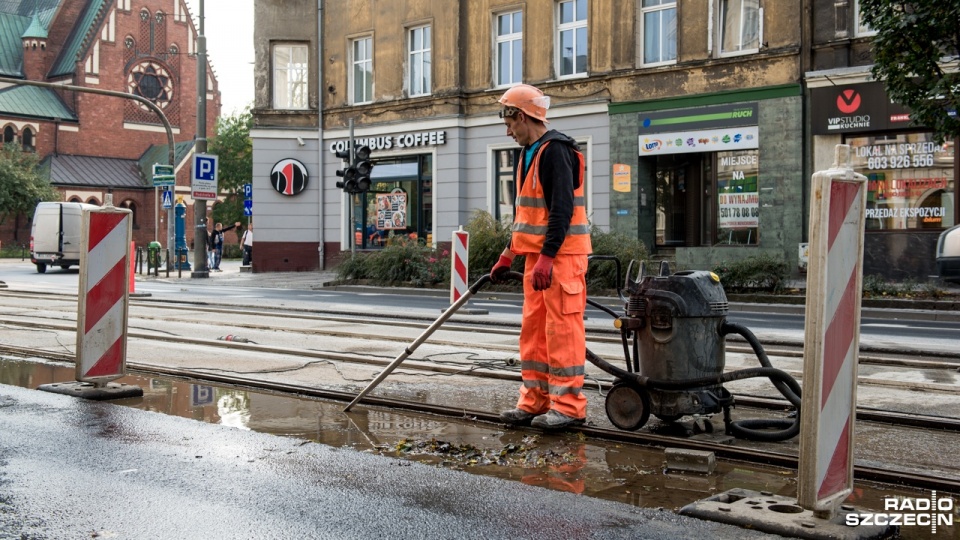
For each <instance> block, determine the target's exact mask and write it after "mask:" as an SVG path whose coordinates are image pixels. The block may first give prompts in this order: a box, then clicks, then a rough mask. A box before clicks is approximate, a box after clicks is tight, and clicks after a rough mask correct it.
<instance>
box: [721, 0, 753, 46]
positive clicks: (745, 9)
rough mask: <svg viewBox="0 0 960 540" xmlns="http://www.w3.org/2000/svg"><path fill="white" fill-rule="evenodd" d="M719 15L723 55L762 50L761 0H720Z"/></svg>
mask: <svg viewBox="0 0 960 540" xmlns="http://www.w3.org/2000/svg"><path fill="white" fill-rule="evenodd" d="M717 17H718V20H717V32H718V34H719V35H718V36H717V37H718V42H719V43H720V55H721V56H726V55H735V54H746V53H752V52H756V51H758V50H760V43H761V41H763V36H762V35H761V34H762V29H763V25H762V19H763V9H761V8H760V0H718V10H717Z"/></svg>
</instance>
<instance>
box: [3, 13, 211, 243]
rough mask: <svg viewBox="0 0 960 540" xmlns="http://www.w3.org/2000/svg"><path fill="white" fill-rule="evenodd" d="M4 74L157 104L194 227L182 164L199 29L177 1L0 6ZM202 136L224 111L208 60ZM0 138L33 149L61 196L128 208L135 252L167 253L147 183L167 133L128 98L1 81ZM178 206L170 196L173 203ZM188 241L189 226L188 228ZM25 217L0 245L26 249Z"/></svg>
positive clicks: (191, 127)
mask: <svg viewBox="0 0 960 540" xmlns="http://www.w3.org/2000/svg"><path fill="white" fill-rule="evenodd" d="M0 77H4V78H8V79H19V80H28V81H40V82H45V83H52V84H56V85H68V86H74V87H83V88H91V89H100V90H108V91H113V92H123V93H127V94H135V95H137V96H141V97H143V98H146V99H148V100H149V101H151V102H152V103H153V104H155V105H157V106H158V107H159V108H160V109H161V110H162V111H163V114H164V116H165V117H166V119H167V122H168V123H169V124H170V126H171V128H172V133H173V138H174V163H173V165H174V167H175V171H176V178H177V180H176V182H177V186H176V195H177V196H183V200H184V202H185V203H186V205H187V216H186V223H188V224H190V223H195V221H194V220H193V215H192V213H193V200H192V199H191V198H190V158H191V156H192V155H193V153H194V147H195V144H194V139H195V136H196V132H197V108H198V107H197V103H198V100H197V29H196V27H195V26H194V22H193V21H192V18H191V16H190V13H189V11H188V9H187V6H186V4H185V3H184V2H183V1H182V0H0ZM206 88H207V95H206V135H207V137H208V138H209V137H212V136H213V135H214V134H215V126H216V120H217V118H218V117H219V115H220V92H219V89H218V87H217V79H216V76H215V75H214V73H213V70H212V68H211V67H210V62H209V59H208V65H207V82H206ZM0 132H2V134H3V142H4V143H14V144H18V145H21V146H22V147H23V148H24V149H25V150H28V151H33V152H36V153H37V154H38V155H39V156H40V157H41V160H42V171H43V174H44V175H46V176H47V177H48V178H49V180H50V183H51V184H52V185H53V186H54V187H55V188H56V189H57V190H58V191H59V192H60V194H61V200H64V201H79V202H89V203H93V204H103V203H104V202H105V199H106V195H107V194H108V193H110V194H112V199H113V204H114V205H115V206H122V207H126V208H130V209H131V210H132V211H133V223H134V225H133V236H134V241H135V242H136V243H137V245H138V246H144V245H146V244H147V243H149V242H151V241H153V240H154V239H159V240H160V241H161V243H163V244H164V247H167V246H166V244H167V242H166V241H165V238H166V230H167V222H166V216H167V212H166V210H164V209H163V208H161V205H160V196H159V195H158V193H157V190H156V189H155V188H154V187H153V178H152V170H153V165H154V164H155V163H159V164H168V161H169V155H170V152H169V146H168V144H167V141H168V132H167V129H166V127H165V125H164V123H163V122H162V120H161V119H160V117H159V116H158V115H157V114H156V113H155V112H154V111H153V110H151V109H150V108H149V107H148V106H146V105H144V104H142V103H139V102H138V101H136V100H133V99H124V98H121V97H116V96H108V95H101V94H95V93H89V92H81V91H74V90H62V89H55V88H48V87H38V86H27V85H18V84H11V83H6V82H0ZM174 200H176V199H175V198H174ZM186 232H187V242H188V244H190V243H192V236H193V227H192V226H189V225H188V226H187V227H186ZM29 238H30V221H29V216H16V217H8V218H7V220H6V222H5V223H3V224H2V225H0V241H2V242H3V243H4V245H11V243H12V244H14V245H16V244H26V243H27V242H29Z"/></svg>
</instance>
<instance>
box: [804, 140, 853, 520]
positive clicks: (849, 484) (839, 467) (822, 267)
mask: <svg viewBox="0 0 960 540" xmlns="http://www.w3.org/2000/svg"><path fill="white" fill-rule="evenodd" d="M811 187H812V189H813V197H812V202H811V207H810V261H809V266H808V270H807V301H806V329H805V333H806V336H805V340H804V353H803V356H804V367H803V402H802V404H801V405H802V407H801V424H800V465H799V471H798V472H799V483H798V491H797V502H798V504H799V505H800V506H802V507H803V508H806V509H807V510H811V511H813V512H814V513H815V514H817V515H818V516H820V517H830V516H833V515H834V514H835V513H836V511H837V508H838V507H839V506H840V504H841V503H842V502H843V501H844V499H846V498H847V496H848V495H849V494H850V493H851V492H852V491H853V445H854V421H855V419H856V414H855V410H856V398H857V362H858V359H859V349H860V300H861V296H862V287H863V233H864V224H865V212H866V201H867V179H866V177H864V176H863V175H861V174H856V173H854V172H853V169H851V168H850V147H849V146H847V145H837V147H836V158H835V161H834V163H833V166H832V167H831V168H830V169H829V170H826V171H820V172H818V173H816V174H814V175H813V181H812V185H811Z"/></svg>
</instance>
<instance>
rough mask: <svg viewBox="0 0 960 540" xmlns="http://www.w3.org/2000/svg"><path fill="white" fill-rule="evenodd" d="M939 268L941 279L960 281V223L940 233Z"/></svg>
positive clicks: (938, 246) (938, 243) (938, 242)
mask: <svg viewBox="0 0 960 540" xmlns="http://www.w3.org/2000/svg"><path fill="white" fill-rule="evenodd" d="M937 269H938V270H939V272H940V279H942V280H944V281H952V282H954V283H960V225H954V226H953V227H950V228H949V229H947V230H945V231H943V232H942V233H940V238H939V239H938V240H937Z"/></svg>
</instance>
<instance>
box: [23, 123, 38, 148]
mask: <svg viewBox="0 0 960 540" xmlns="http://www.w3.org/2000/svg"><path fill="white" fill-rule="evenodd" d="M21 138H22V140H23V150H24V151H25V152H32V151H34V150H35V149H36V141H35V140H34V136H33V130H31V129H30V128H25V129H24V130H23V135H22V136H21Z"/></svg>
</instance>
